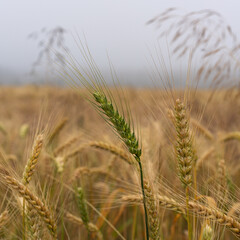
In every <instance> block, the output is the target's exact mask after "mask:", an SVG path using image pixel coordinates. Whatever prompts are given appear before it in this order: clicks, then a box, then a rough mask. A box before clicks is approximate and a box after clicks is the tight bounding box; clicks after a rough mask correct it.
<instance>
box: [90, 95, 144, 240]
mask: <svg viewBox="0 0 240 240" xmlns="http://www.w3.org/2000/svg"><path fill="white" fill-rule="evenodd" d="M93 96H94V98H95V101H96V102H97V103H98V104H99V105H97V107H98V108H99V109H100V110H102V114H104V115H106V116H107V118H108V121H109V122H110V123H111V125H112V127H113V128H114V129H115V130H116V131H117V133H118V134H119V135H120V137H121V138H122V140H123V141H124V143H125V144H126V146H127V147H128V150H129V152H130V153H131V154H132V155H133V156H134V158H135V159H136V161H137V162H138V165H139V173H140V181H141V189H142V195H143V206H144V214H145V227H146V236H147V240H149V230H148V210H147V206H146V195H145V190H144V183H143V169H142V163H141V159H140V157H141V154H142V151H141V149H140V148H139V144H138V140H137V138H136V136H135V133H134V131H131V128H130V124H129V123H127V122H126V121H125V119H124V117H123V116H121V115H120V114H119V112H118V110H117V109H114V106H113V104H112V103H111V101H109V100H108V99H107V97H106V96H105V95H104V93H100V92H98V91H96V92H94V93H93Z"/></svg>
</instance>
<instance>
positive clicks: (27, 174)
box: [22, 134, 43, 185]
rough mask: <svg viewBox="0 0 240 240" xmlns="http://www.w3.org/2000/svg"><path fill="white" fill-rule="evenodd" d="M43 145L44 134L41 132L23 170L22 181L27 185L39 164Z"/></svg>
mask: <svg viewBox="0 0 240 240" xmlns="http://www.w3.org/2000/svg"><path fill="white" fill-rule="evenodd" d="M42 146H43V134H39V135H38V136H37V137H36V140H35V143H34V145H33V150H32V154H31V157H30V158H29V160H28V162H27V165H26V167H25V169H24V172H23V179H22V181H23V184H24V185H27V184H28V183H29V182H30V180H31V178H32V175H33V173H34V170H35V167H36V165H37V162H38V159H39V156H40V153H41V150H42Z"/></svg>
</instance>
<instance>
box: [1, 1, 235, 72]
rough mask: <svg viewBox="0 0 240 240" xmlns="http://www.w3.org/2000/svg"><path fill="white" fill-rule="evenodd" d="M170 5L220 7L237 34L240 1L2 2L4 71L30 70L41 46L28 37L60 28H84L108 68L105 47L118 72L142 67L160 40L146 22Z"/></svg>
mask: <svg viewBox="0 0 240 240" xmlns="http://www.w3.org/2000/svg"><path fill="white" fill-rule="evenodd" d="M168 7H178V8H179V9H181V10H183V11H186V12H187V11H192V10H201V9H212V10H216V11H218V12H219V13H221V14H222V15H223V17H224V18H225V19H226V21H227V22H228V23H229V24H230V25H231V26H232V28H233V30H234V31H235V33H237V34H238V32H239V29H238V28H239V20H240V17H239V16H240V15H239V9H240V1H239V0H228V1H226V0H218V1H216V0H201V1H196V0H195V1H193V0H184V1H181V0H175V1H170V0H145V1H143V0H128V1H126V0H111V1H110V0H85V1H82V0H66V1H63V0H41V1H40V0H39V1H37V0H35V1H33V0H14V1H13V0H0V31H1V38H0V71H1V70H10V71H20V72H22V73H23V72H27V71H29V70H30V67H31V63H32V62H33V61H34V60H36V57H37V54H38V49H37V47H36V42H34V41H32V40H29V39H27V36H28V35H29V33H31V32H33V31H39V30H40V29H42V28H43V27H47V28H48V29H51V28H54V27H56V26H62V27H64V28H66V29H68V30H71V31H73V32H75V31H77V32H78V33H79V35H81V34H82V32H84V33H85V35H86V38H87V41H88V45H89V47H90V49H91V51H92V54H93V56H94V57H95V58H96V61H97V62H98V63H99V65H100V66H101V67H103V68H105V67H107V66H108V62H107V58H106V51H107V52H108V53H109V55H110V58H111V60H112V62H113V64H114V66H115V68H116V69H117V70H118V69H120V70H122V69H123V70H128V69H133V70H135V69H136V70H137V69H142V68H143V67H145V66H146V59H145V56H146V55H147V54H148V50H147V46H148V47H150V48H151V46H153V45H154V44H155V43H156V38H157V32H156V31H155V30H154V27H152V26H147V25H146V24H145V23H146V21H147V20H149V19H150V18H152V17H154V16H155V15H158V14H159V13H160V12H162V11H164V10H165V9H166V8H168ZM72 42H73V41H72V39H71V36H70V37H69V40H68V41H67V44H69V45H71V43H72ZM70 47H71V46H70Z"/></svg>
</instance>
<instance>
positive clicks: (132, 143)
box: [93, 92, 141, 161]
mask: <svg viewBox="0 0 240 240" xmlns="http://www.w3.org/2000/svg"><path fill="white" fill-rule="evenodd" d="M93 96H94V98H95V100H96V102H98V103H99V108H100V109H102V110H103V112H104V114H105V115H106V116H107V117H108V119H109V121H110V122H111V123H112V125H113V127H114V128H115V129H116V131H117V132H118V134H119V135H120V136H121V138H122V139H123V141H124V143H125V144H126V145H127V147H128V150H129V152H130V153H131V154H133V155H134V156H135V158H136V160H137V161H139V160H140V156H141V149H140V148H139V144H138V140H137V139H136V136H135V134H134V132H131V129H130V125H129V124H128V123H126V121H125V120H124V118H123V117H122V116H120V114H119V112H118V111H117V110H115V109H114V107H113V105H112V103H111V102H110V101H108V100H107V98H106V96H105V95H104V94H102V93H99V92H95V93H93Z"/></svg>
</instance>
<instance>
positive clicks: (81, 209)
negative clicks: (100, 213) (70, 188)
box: [76, 187, 89, 226]
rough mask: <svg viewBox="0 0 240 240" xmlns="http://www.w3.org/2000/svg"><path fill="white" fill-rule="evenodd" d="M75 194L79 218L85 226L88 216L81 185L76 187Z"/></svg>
mask: <svg viewBox="0 0 240 240" xmlns="http://www.w3.org/2000/svg"><path fill="white" fill-rule="evenodd" d="M76 195H77V205H78V210H79V213H80V216H81V219H82V221H83V223H84V224H85V225H86V226H87V225H88V223H89V216H88V210H87V204H86V202H85V197H84V193H83V189H82V188H81V187H79V188H77V192H76Z"/></svg>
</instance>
